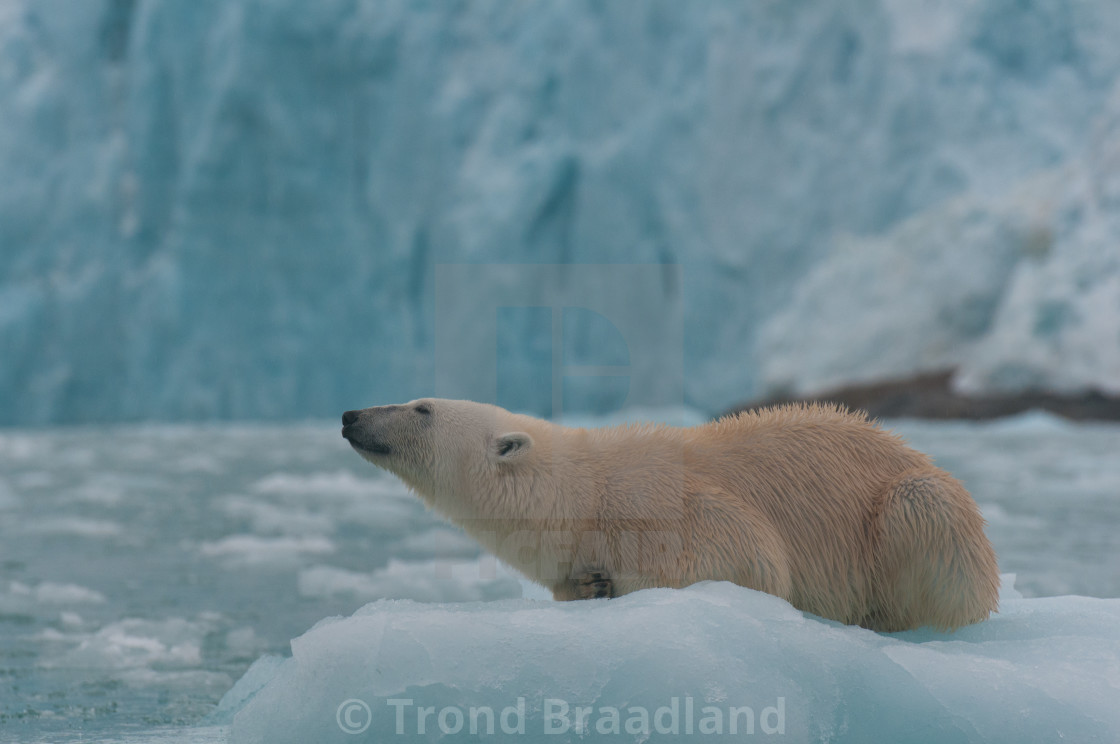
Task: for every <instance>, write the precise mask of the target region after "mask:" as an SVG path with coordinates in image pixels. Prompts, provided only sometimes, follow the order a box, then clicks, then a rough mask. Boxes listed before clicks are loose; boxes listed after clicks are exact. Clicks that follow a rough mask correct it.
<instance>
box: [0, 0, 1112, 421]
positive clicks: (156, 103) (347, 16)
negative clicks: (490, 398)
mask: <svg viewBox="0 0 1120 744" xmlns="http://www.w3.org/2000/svg"><path fill="white" fill-rule="evenodd" d="M0 14H2V15H0V121H2V122H3V126H2V127H0V173H2V174H3V178H0V349H3V350H4V359H3V363H2V364H0V423H12V422H36V423H38V422H73V421H95V420H106V419H112V420H135V419H143V418H186V419H191V418H213V417H221V418H230V417H293V416H306V415H316V416H323V417H326V416H328V415H330V416H334V415H336V413H337V412H338V411H341V410H344V409H346V408H353V407H355V406H357V405H360V404H368V403H375V402H393V401H399V400H402V399H408V398H411V397H414V396H417V395H429V394H432V393H437V394H439V393H440V392H441V391H440V390H439V389H437V388H438V385H437V384H436V382H435V380H436V367H437V364H438V360H437V359H436V357H435V351H436V350H437V349H436V343H435V338H436V329H437V323H438V322H441V321H449V322H451V323H452V325H453V330H454V333H452V334H450V335H449V336H447V337H446V338H445V339H443V340H442V341H441V346H440V349H439V351H440V353H441V354H446V355H447V356H448V357H449V358H450V359H451V360H452V361H450V362H446V363H445V364H444V366H443V370H444V371H445V372H447V373H450V374H454V375H456V376H458V377H459V378H461V379H475V378H478V377H480V376H485V375H484V372H485V371H486V370H484V369H483V365H482V364H481V362H478V363H473V362H472V363H463V362H461V359H462V358H464V356H466V357H469V356H470V355H469V353H467V352H469V351H470V350H472V349H476V348H479V347H480V345H481V346H482V347H483V348H485V349H487V350H489V349H491V348H497V350H498V355H497V356H498V359H497V361H498V369H497V378H498V379H497V382H492V381H490V380H485V381H484V382H483V384H484V385H485V386H490V388H489V389H493V388H495V387H496V388H497V390H496V391H495V392H494V393H493V395H494V396H495V397H496V398H497V400H498V402H500V403H503V404H506V405H507V406H513V407H517V408H529V409H533V410H536V411H538V412H539V411H545V412H554V411H552V410H551V409H552V403H553V401H554V400H555V399H556V398H557V397H558V390H554V389H552V387H553V386H552V385H550V384H545V385H543V386H542V385H541V384H540V381H541V380H545V381H548V380H551V379H552V375H551V373H552V370H553V369H554V368H555V366H554V363H555V364H556V365H559V364H562V365H564V366H565V367H567V366H575V367H578V366H584V367H585V366H588V365H591V366H598V365H609V366H622V365H626V364H628V363H630V364H635V365H637V364H638V362H637V361H635V360H634V359H633V358H630V359H628V352H635V351H636V350H638V347H639V345H638V344H637V342H636V341H635V339H632V338H622V337H620V335H619V331H618V328H621V327H623V326H625V325H626V324H627V322H633V323H634V324H636V325H638V326H641V325H642V324H643V323H644V324H646V325H649V324H654V325H655V326H656V328H655V330H656V331H657V332H658V333H660V332H661V331H662V330H664V329H663V328H662V327H661V326H660V325H657V324H663V325H664V326H665V327H666V328H668V327H673V328H679V329H681V331H682V332H681V334H680V336H679V338H675V339H674V338H673V336H672V334H668V338H669V340H668V341H665V342H664V343H663V344H662V345H661V346H657V347H656V348H655V349H654V351H655V354H654V359H655V361H654V362H653V363H652V365H653V369H655V370H656V369H659V368H660V366H661V365H664V364H666V363H669V362H671V363H673V364H675V365H679V364H680V363H681V360H682V359H683V360H684V365H685V370H684V371H685V374H683V375H681V376H680V380H679V381H676V380H674V382H679V383H680V387H681V388H683V390H678V391H677V400H676V401H673V402H676V403H681V402H682V401H683V402H688V403H690V404H692V405H695V406H698V407H700V408H701V409H705V410H709V411H711V410H718V409H720V408H722V407H724V406H726V405H728V404H730V403H731V402H733V401H738V400H742V399H743V398H746V397H748V396H750V395H751V394H752V393H756V392H760V391H761V390H762V389H764V388H767V387H774V386H787V387H798V388H801V387H813V386H815V385H817V384H821V383H824V382H827V381H831V380H832V379H833V378H834V377H835V376H837V375H843V376H844V377H845V378H861V377H867V376H870V375H871V374H873V373H874V374H878V373H882V372H892V373H893V372H905V371H908V369H909V368H912V367H917V366H926V365H930V364H941V363H944V362H947V361H949V362H960V363H962V364H965V365H967V368H968V370H969V375H968V377H967V378H965V379H967V384H969V385H972V386H975V387H981V388H984V387H1016V386H1021V385H1023V384H1028V383H1030V384H1036V383H1038V384H1043V385H1047V386H1053V387H1061V388H1074V387H1083V386H1086V385H1090V384H1095V385H1100V386H1104V387H1107V388H1109V389H1113V390H1115V389H1116V387H1117V377H1116V375H1117V374H1118V373H1117V370H1120V364H1117V359H1116V349H1117V347H1118V339H1117V330H1118V323H1120V303H1118V302H1117V296H1118V294H1117V293H1118V291H1120V290H1118V289H1117V282H1118V279H1117V277H1118V276H1120V268H1118V267H1117V264H1116V260H1115V259H1116V252H1115V249H1114V246H1115V245H1116V242H1117V236H1118V235H1120V232H1118V230H1117V227H1116V219H1115V215H1116V213H1117V185H1116V184H1117V181H1116V176H1115V174H1116V172H1117V168H1116V167H1115V163H1116V138H1115V132H1114V122H1115V121H1116V117H1115V110H1114V107H1113V108H1112V109H1109V105H1108V101H1109V96H1110V95H1111V93H1112V91H1113V90H1114V89H1115V86H1116V81H1117V74H1118V71H1120V45H1117V44H1116V43H1115V39H1116V38H1117V37H1118V36H1120V13H1117V12H1116V11H1115V6H1114V2H1113V0H1092V1H1090V0H1035V1H1032V2H1020V1H1018V0H988V1H986V2H974V0H941V1H939V2H936V3H931V2H924V3H923V2H905V1H904V0H852V1H851V2H843V3H836V2H829V1H828V0H813V1H811V2H798V3H788V2H740V1H739V0H719V1H712V2H703V3H682V2H677V1H676V0H660V1H654V2H643V3H639V4H637V5H633V4H630V3H618V4H615V3H607V4H604V3H600V2H594V1H593V0H577V1H575V2H572V1H569V0H547V1H545V2H535V3H532V4H524V3H509V2H490V1H486V0H483V1H482V2H470V3H446V2H442V1H435V2H431V1H426V0H383V1H378V2H374V1H369V0H330V1H324V2H314V3H308V2H303V1H302V0H271V1H270V2H257V1H254V0H223V1H222V2H218V1H216V0H207V1H205V2H201V1H200V2H189V3H182V2H168V1H167V0H112V1H111V2H110V1H108V0H106V1H105V2H82V3H73V2H66V1H65V0H3V2H0ZM1046 174H1050V175H1051V176H1053V178H1052V187H1051V188H1048V189H1043V190H1042V191H1039V192H1032V194H1028V193H1027V192H1028V191H1030V189H1028V188H1027V187H1028V186H1029V184H1030V183H1032V182H1033V180H1034V179H1037V178H1039V177H1046ZM1055 174H1057V175H1055ZM907 220H913V221H907ZM1094 251H1096V252H1094ZM521 263H530V264H619V263H621V264H629V263H642V264H654V265H664V264H677V265H679V266H680V271H679V273H677V272H675V271H673V270H669V269H665V270H664V271H662V270H661V269H660V267H658V271H657V272H656V275H655V276H654V279H655V280H656V281H652V282H648V281H645V280H644V279H643V281H641V282H639V281H637V280H636V279H635V278H634V277H633V276H632V273H633V272H631V274H622V273H612V272H610V271H605V272H602V275H601V276H599V277H598V280H597V281H595V280H585V279H580V281H578V282H574V281H568V279H569V273H566V272H565V271H554V272H551V273H549V272H546V273H545V274H544V275H542V274H541V273H540V272H535V271H530V270H518V269H515V268H511V267H508V266H494V264H521ZM448 264H468V265H473V266H476V267H478V266H481V267H482V270H481V278H480V279H479V280H478V281H476V282H471V283H469V284H468V283H462V282H460V283H458V284H457V285H456V286H455V290H456V291H453V292H442V293H437V292H436V288H435V278H434V277H435V271H436V267H437V266H439V265H448ZM511 292H513V293H517V292H522V293H528V295H529V296H530V297H532V298H535V301H534V302H527V303H526V302H521V301H509V302H505V303H504V305H507V307H504V308H503V309H502V310H500V311H496V310H495V309H494V308H492V307H489V306H487V305H486V301H487V300H488V298H494V297H497V298H501V297H504V296H508V295H509V294H510V293H511ZM519 296H520V295H519ZM616 297H621V298H622V299H623V300H624V301H625V302H624V304H625V308H624V310H623V311H621V312H620V316H619V317H612V318H608V319H607V320H604V319H603V318H601V317H598V316H596V315H595V314H594V313H591V312H587V311H586V308H589V307H593V306H594V305H595V303H596V302H598V301H600V300H604V299H610V298H616ZM788 303H792V304H791V305H790V307H789V308H788V309H786V307H785V306H786V305H787V304H788ZM499 304H503V303H501V302H499ZM523 304H530V305H544V306H543V307H520V306H517V305H523ZM550 305H556V306H558V307H561V308H568V309H567V310H564V311H562V312H559V313H557V314H556V316H557V317H554V315H553V312H552V307H550ZM480 307H481V308H484V309H487V308H488V311H487V312H483V311H482V310H479V309H478V308H480ZM775 314H778V315H777V317H776V318H772V316H775ZM771 320H772V321H773V322H771ZM495 326H496V328H495ZM561 326H562V328H563V330H562V331H561V330H560V327H561ZM762 327H765V328H766V332H765V333H763V334H762V335H761V336H760V328H762ZM554 334H558V335H560V336H562V338H561V339H559V340H557V339H554V338H553V335H554ZM663 335H664V334H663ZM760 338H761V344H760V345H759V344H756V341H758V340H759V339H760ZM487 354H489V351H487ZM554 354H559V355H560V356H561V357H562V359H559V360H557V359H554V358H553V356H554ZM476 361H477V360H476ZM488 361H489V362H491V363H492V362H493V361H494V357H493V355H490V356H489V359H488ZM658 362H660V363H661V365H659V364H658ZM650 364H651V363H648V362H642V365H644V366H643V367H642V369H643V370H644V371H645V372H647V373H648V372H649V371H650V369H649V367H650ZM670 377H672V375H670ZM554 382H555V384H556V386H558V388H560V390H559V392H562V393H563V400H564V410H572V409H580V408H583V409H591V410H599V411H603V410H610V409H612V408H613V407H616V406H617V405H618V403H619V402H620V399H621V398H623V397H624V396H625V394H626V384H627V380H626V377H625V376H623V377H621V379H620V378H617V377H616V378H611V379H607V378H590V379H588V378H587V377H586V376H579V375H569V376H566V377H565V379H563V380H558V381H554ZM962 384H964V380H962ZM682 395H683V398H682V397H681V396H682ZM642 402H643V401H641V400H631V401H630V403H631V404H637V403H642ZM662 402H664V401H662ZM554 413H558V411H555V412H554Z"/></svg>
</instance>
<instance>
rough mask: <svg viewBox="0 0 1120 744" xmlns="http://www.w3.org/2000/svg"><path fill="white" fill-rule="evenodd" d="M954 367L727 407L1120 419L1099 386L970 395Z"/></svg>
mask: <svg viewBox="0 0 1120 744" xmlns="http://www.w3.org/2000/svg"><path fill="white" fill-rule="evenodd" d="M952 377H953V370H942V371H939V372H930V373H924V374H918V375H914V376H913V377H907V378H904V379H898V380H884V381H882V382H875V383H870V384H866V385H849V386H845V387H840V388H836V389H834V390H828V391H825V392H822V393H820V394H818V395H811V396H804V397H773V398H768V399H764V400H755V401H751V402H749V403H745V404H743V405H739V406H735V407H734V408H731V409H730V410H728V411H726V413H738V412H739V411H745V410H750V409H752V408H764V407H766V406H773V405H780V404H782V403H794V402H808V401H821V402H832V403H839V404H841V405H844V406H846V407H848V408H851V409H859V410H863V411H867V413H868V414H869V415H870V416H871V417H872V418H923V419H993V418H999V417H1001V416H1013V415H1015V414H1017V413H1022V412H1024V411H1029V410H1043V411H1049V412H1050V413H1053V414H1056V415H1058V416H1063V417H1065V418H1068V419H1073V420H1075V421H1087V420H1097V421H1120V398H1117V397H1114V396H1108V395H1105V394H1103V393H1100V392H1097V391H1091V392H1086V393H1080V394H1076V395H1062V394H1059V393H1051V392H1043V391H1027V392H1023V393H1007V394H998V395H983V396H970V395H961V394H960V393H956V392H954V391H953V390H952V389H951V387H950V380H951V379H952Z"/></svg>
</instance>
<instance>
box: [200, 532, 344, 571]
mask: <svg viewBox="0 0 1120 744" xmlns="http://www.w3.org/2000/svg"><path fill="white" fill-rule="evenodd" d="M198 549H199V552H201V553H202V554H203V555H205V556H207V557H210V558H221V559H223V560H226V561H228V562H231V563H236V564H243V565H264V564H275V565H280V564H284V565H288V564H291V563H293V562H298V561H300V560H302V556H304V555H308V554H310V555H322V554H324V553H333V552H334V550H335V547H334V543H333V542H331V541H330V540H328V539H327V538H325V537H260V536H258V535H230V536H229V537H224V538H222V539H221V540H218V541H216V542H206V543H202V544H201V545H199V548H198Z"/></svg>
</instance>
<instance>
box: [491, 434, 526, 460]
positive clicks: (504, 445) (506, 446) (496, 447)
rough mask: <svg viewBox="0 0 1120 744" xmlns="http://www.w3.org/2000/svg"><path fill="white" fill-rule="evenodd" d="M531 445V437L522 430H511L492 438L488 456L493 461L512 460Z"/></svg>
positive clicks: (523, 453) (522, 453)
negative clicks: (492, 441)
mask: <svg viewBox="0 0 1120 744" xmlns="http://www.w3.org/2000/svg"><path fill="white" fill-rule="evenodd" d="M532 447H533V438H532V437H531V436H529V435H528V434H526V433H525V432H523V431H511V432H509V433H508V434H502V435H501V436H500V437H496V438H495V439H494V443H493V444H492V445H491V449H490V457H491V459H492V460H494V462H513V461H514V460H517V459H518V458H520V457H522V456H523V455H525V454H526V453H527V452H528V451H529V450H530V449H532Z"/></svg>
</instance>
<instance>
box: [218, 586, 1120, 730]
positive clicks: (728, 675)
mask: <svg viewBox="0 0 1120 744" xmlns="http://www.w3.org/2000/svg"><path fill="white" fill-rule="evenodd" d="M1117 699H1120V600H1116V599H1093V598H1086V597H1051V598H1042V599H1022V598H1020V597H1018V596H1017V593H1016V592H1014V591H1013V590H1011V589H1010V587H1008V588H1006V589H1005V591H1004V593H1003V597H1002V601H1001V606H1000V612H999V614H997V615H994V616H993V617H992V618H991V619H990V620H988V621H986V622H983V623H980V624H977V625H973V626H970V627H966V628H962V629H959V630H958V631H956V632H955V633H937V632H933V631H930V630H925V629H923V630H917V631H911V632H906V633H898V634H878V633H873V632H871V631H868V630H864V629H862V628H857V627H850V626H843V625H840V624H838V623H835V622H832V621H827V620H822V619H820V618H817V617H814V616H809V615H806V614H804V613H802V612H799V611H797V610H795V609H794V608H793V607H792V606H790V605H789V604H788V603H786V602H785V601H783V600H781V599H778V598H776V597H772V596H770V595H767V594H762V593H760V592H755V591H752V590H749V589H744V588H742V587H738V586H735V585H732V584H728V583H722V582H720V583H713V582H709V583H703V584H697V585H695V586H692V587H689V588H687V589H683V590H668V589H657V590H647V591H642V592H637V593H635V594H631V595H627V596H625V597H621V598H618V599H613V600H610V601H589V602H572V603H553V602H541V601H533V600H526V599H520V600H502V601H498V602H489V603H469V604H459V605H441V604H419V603H416V602H411V601H401V600H382V601H378V602H375V603H372V604H370V605H367V606H365V607H363V608H362V609H360V610H359V611H358V612H356V613H355V614H354V615H353V616H351V617H348V618H329V619H326V620H323V621H321V622H320V623H318V624H317V625H316V626H315V627H314V628H312V629H311V630H309V631H308V632H307V633H305V634H304V635H302V636H300V637H299V638H297V639H295V640H293V641H292V657H291V658H289V659H285V660H283V661H277V660H275V659H266V660H262V661H261V662H258V664H257V665H254V667H253V668H252V669H251V670H250V672H249V674H247V675H246V677H245V679H244V680H243V681H242V682H240V683H238V685H236V686H235V687H234V688H233V690H232V691H231V692H230V693H229V695H228V696H227V699H226V700H223V702H222V704H221V705H220V707H219V710H221V711H226V714H225V715H226V716H227V719H226V720H228V715H229V713H232V712H233V711H234V710H237V709H238V708H239V710H237V712H236V715H235V717H234V719H233V733H232V742H233V743H234V744H249V743H251V742H252V743H255V742H262V743H263V742H268V743H270V744H272V743H282V742H300V743H302V742H307V741H316V742H332V741H337V742H353V741H391V740H393V739H394V737H395V736H399V735H404V736H408V737H412V738H425V737H426V740H429V741H437V740H438V741H458V740H464V741H465V740H468V739H470V738H473V737H474V735H475V734H476V733H488V732H490V731H494V732H495V733H502V732H505V733H512V732H520V733H523V734H525V735H526V736H525V739H526V740H527V741H538V740H549V741H590V740H599V739H603V740H608V741H620V740H635V741H642V740H644V739H645V738H646V737H647V736H648V735H657V734H676V735H680V736H684V737H689V738H690V735H691V737H695V738H698V739H701V740H703V739H706V738H709V735H711V734H714V733H717V732H722V733H725V734H726V733H731V732H732V731H733V729H732V726H734V727H735V729H734V730H735V731H736V732H737V733H738V734H739V735H742V734H745V733H752V732H753V733H754V735H755V736H757V737H759V738H768V737H769V736H771V735H777V734H783V735H784V737H780V738H783V739H786V740H789V741H829V742H867V741H890V742H896V743H899V744H905V743H906V742H930V741H937V742H986V743H990V742H1009V743H1014V744H1021V743H1022V742H1032V741H1051V740H1056V739H1060V738H1065V739H1067V740H1071V741H1098V740H1099V741H1114V740H1116V739H1117V737H1120V708H1118V707H1117V705H1116V701H1117ZM238 701H246V702H244V703H243V704H240V703H239V702H238ZM219 722H220V721H219ZM616 733H617V734H622V735H623V736H619V735H616ZM354 734H361V737H362V738H359V737H355V736H354ZM550 734H555V736H552V735H550Z"/></svg>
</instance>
